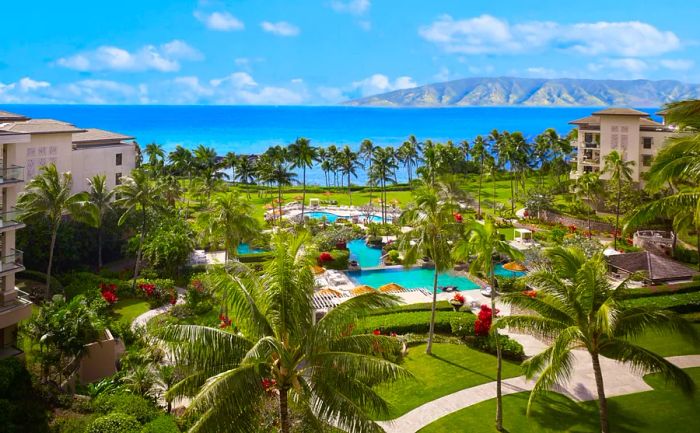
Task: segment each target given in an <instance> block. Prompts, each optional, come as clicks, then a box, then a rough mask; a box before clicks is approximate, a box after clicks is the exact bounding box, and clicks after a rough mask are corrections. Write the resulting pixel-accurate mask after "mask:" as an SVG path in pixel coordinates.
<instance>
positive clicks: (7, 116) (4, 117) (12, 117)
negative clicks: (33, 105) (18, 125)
mask: <svg viewBox="0 0 700 433" xmlns="http://www.w3.org/2000/svg"><path fill="white" fill-rule="evenodd" d="M20 120H29V117H27V116H25V115H23V114H16V113H10V112H9V111H4V110H0V122H7V121H10V122H16V121H20Z"/></svg>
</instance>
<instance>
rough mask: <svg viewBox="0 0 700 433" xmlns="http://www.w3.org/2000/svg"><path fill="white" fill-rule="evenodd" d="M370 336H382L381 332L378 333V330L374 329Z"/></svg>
mask: <svg viewBox="0 0 700 433" xmlns="http://www.w3.org/2000/svg"><path fill="white" fill-rule="evenodd" d="M372 334H374V335H382V331H380V330H379V329H375V330H374V331H372Z"/></svg>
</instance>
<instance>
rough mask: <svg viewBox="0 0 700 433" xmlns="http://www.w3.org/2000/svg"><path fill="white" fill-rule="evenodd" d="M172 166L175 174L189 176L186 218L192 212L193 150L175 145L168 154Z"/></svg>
mask: <svg viewBox="0 0 700 433" xmlns="http://www.w3.org/2000/svg"><path fill="white" fill-rule="evenodd" d="M168 159H169V160H170V166H171V169H172V171H173V174H175V175H179V176H182V175H186V176H187V193H188V194H187V202H186V204H185V218H187V216H188V215H189V213H190V194H192V176H193V175H194V172H195V169H196V168H195V160H194V156H193V155H192V152H190V150H189V149H185V148H184V147H182V146H180V145H179V144H178V145H177V146H175V150H174V151H172V152H170V154H169V155H168Z"/></svg>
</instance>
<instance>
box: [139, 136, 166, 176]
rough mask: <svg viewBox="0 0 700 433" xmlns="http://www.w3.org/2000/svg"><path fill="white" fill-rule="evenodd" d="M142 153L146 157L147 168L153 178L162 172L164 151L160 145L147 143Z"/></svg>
mask: <svg viewBox="0 0 700 433" xmlns="http://www.w3.org/2000/svg"><path fill="white" fill-rule="evenodd" d="M143 153H144V154H146V156H147V157H148V168H149V169H150V171H151V174H152V175H153V176H155V175H156V174H157V173H159V172H160V171H162V169H163V162H164V160H165V151H164V150H163V146H162V145H160V144H158V143H155V142H154V143H149V144H147V145H146V149H144V151H143Z"/></svg>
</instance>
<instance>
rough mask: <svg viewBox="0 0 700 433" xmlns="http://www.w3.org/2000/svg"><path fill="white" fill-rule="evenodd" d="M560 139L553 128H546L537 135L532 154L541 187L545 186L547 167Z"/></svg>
mask: <svg viewBox="0 0 700 433" xmlns="http://www.w3.org/2000/svg"><path fill="white" fill-rule="evenodd" d="M558 139H559V136H558V135H557V132H556V131H555V130H554V129H552V128H549V129H547V130H545V131H544V132H543V133H542V134H539V135H538V136H537V137H535V145H534V148H533V149H532V156H533V158H534V159H535V162H536V164H537V168H538V170H537V171H538V176H539V183H540V188H541V187H543V186H544V172H545V168H547V167H548V164H549V162H550V160H551V159H552V154H553V152H554V147H555V145H556V144H555V143H556V140H558Z"/></svg>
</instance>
